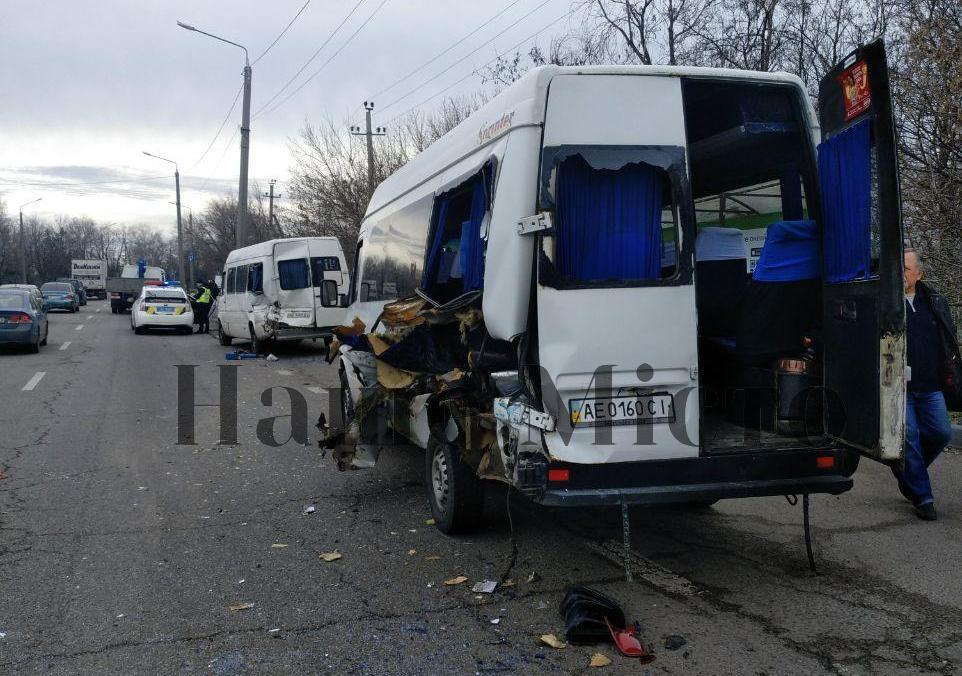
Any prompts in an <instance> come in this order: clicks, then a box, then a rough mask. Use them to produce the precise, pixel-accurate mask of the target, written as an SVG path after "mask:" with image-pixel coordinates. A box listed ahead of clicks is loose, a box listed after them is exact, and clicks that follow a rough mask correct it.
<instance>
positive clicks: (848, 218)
mask: <svg viewBox="0 0 962 676" xmlns="http://www.w3.org/2000/svg"><path fill="white" fill-rule="evenodd" d="M869 124H870V121H869V120H863V121H861V122H859V123H858V124H856V125H855V126H853V127H850V128H849V129H846V130H845V131H843V132H841V133H840V134H837V135H835V136H833V137H832V138H830V139H828V140H827V141H823V142H822V143H821V144H820V145H819V146H818V175H819V182H820V184H821V188H822V213H823V215H824V217H825V224H824V226H825V227H824V234H823V238H822V243H823V250H824V257H825V281H826V282H828V283H829V284H833V283H838V282H850V281H852V280H853V279H858V278H860V277H865V276H867V275H868V274H869V271H870V270H871V264H872V260H871V256H872V253H871V237H872V215H871V184H872V170H871V156H870V152H869V151H870V147H871V146H870V143H871V138H870V135H869V134H870V127H869Z"/></svg>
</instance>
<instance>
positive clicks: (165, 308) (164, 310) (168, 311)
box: [157, 305, 174, 315]
mask: <svg viewBox="0 0 962 676" xmlns="http://www.w3.org/2000/svg"><path fill="white" fill-rule="evenodd" d="M157 314H159V315H172V314H174V308H172V307H171V306H169V305H161V306H160V307H158V308H157Z"/></svg>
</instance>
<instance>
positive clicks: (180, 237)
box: [143, 150, 187, 284]
mask: <svg viewBox="0 0 962 676" xmlns="http://www.w3.org/2000/svg"><path fill="white" fill-rule="evenodd" d="M143 152H144V155H146V156H147V157H153V158H154V159H155V160H163V161H164V162H170V163H171V164H172V165H174V185H175V186H176V188H177V202H175V204H176V205H177V281H179V282H180V283H181V284H184V283H185V282H186V281H187V280H186V279H185V276H184V227H183V225H182V224H181V221H180V169H179V168H178V167H177V163H176V162H174V161H173V160H168V159H167V158H166V157H161V156H160V155H154V154H153V153H148V152H147V151H146V150H145V151H143Z"/></svg>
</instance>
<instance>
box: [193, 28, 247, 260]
mask: <svg viewBox="0 0 962 676" xmlns="http://www.w3.org/2000/svg"><path fill="white" fill-rule="evenodd" d="M177 25H178V26H180V27H181V28H183V29H184V30H188V31H193V32H195V33H200V34H201V35H206V36H207V37H209V38H214V39H215V40H220V41H221V42H226V43H227V44H229V45H234V46H235V47H240V48H241V49H243V50H244V103H243V106H242V108H241V138H240V151H241V152H240V156H241V157H240V180H239V184H238V186H237V223H235V224H234V248H235V249H239V248H241V247H242V246H246V245H247V224H248V217H247V166H248V163H249V159H250V135H251V74H252V71H251V62H250V56H249V55H248V53H247V47H245V46H244V45H241V44H238V43H236V42H232V41H230V40H225V39H224V38H222V37H220V36H218V35H214V34H213V33H208V32H207V31H202V30H201V29H199V28H195V27H193V26H191V25H189V24H186V23H183V22H182V21H178V22H177Z"/></svg>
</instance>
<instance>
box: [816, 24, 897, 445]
mask: <svg viewBox="0 0 962 676" xmlns="http://www.w3.org/2000/svg"><path fill="white" fill-rule="evenodd" d="M818 104H819V105H818V107H819V121H820V126H821V133H822V142H821V144H820V145H819V147H818V165H819V167H818V168H819V182H820V184H821V191H820V192H821V195H820V196H821V211H822V236H823V239H822V245H823V246H822V248H823V253H824V269H823V273H824V280H825V286H824V294H823V298H824V303H825V306H824V327H825V328H824V337H823V341H824V353H825V390H826V406H825V423H826V430H827V432H828V434H829V435H830V436H831V437H834V438H836V439H838V440H839V441H842V442H843V443H845V444H847V445H849V446H851V447H853V448H856V449H858V450H859V451H861V452H862V453H863V454H865V455H867V456H869V457H872V458H875V459H878V460H884V461H889V462H891V461H897V460H899V459H900V458H901V456H902V443H903V439H904V436H905V307H904V304H905V301H904V283H903V276H902V250H903V237H902V220H901V205H900V199H899V177H898V165H897V160H896V150H895V132H894V125H893V120H892V101H891V95H890V90H889V79H888V66H887V64H886V59H885V47H884V45H883V44H882V42H881V40H876V41H875V42H872V43H870V44H868V45H865V46H864V47H860V48H859V49H857V50H855V51H854V52H852V53H851V54H849V55H848V56H847V57H846V58H845V59H844V60H843V61H842V62H841V63H839V64H838V65H837V66H835V68H833V69H832V70H831V72H829V73H828V75H826V76H825V78H824V79H823V80H822V81H821V83H820V85H819V93H818Z"/></svg>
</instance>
